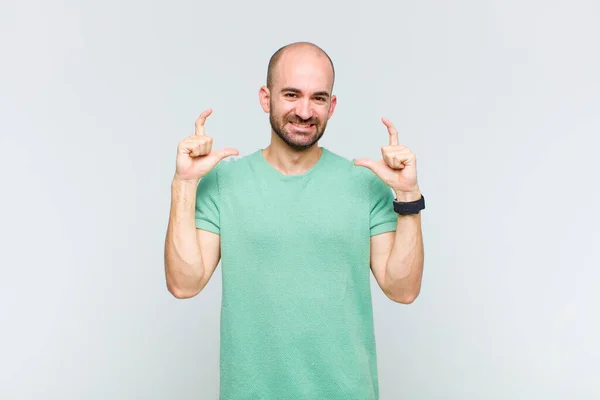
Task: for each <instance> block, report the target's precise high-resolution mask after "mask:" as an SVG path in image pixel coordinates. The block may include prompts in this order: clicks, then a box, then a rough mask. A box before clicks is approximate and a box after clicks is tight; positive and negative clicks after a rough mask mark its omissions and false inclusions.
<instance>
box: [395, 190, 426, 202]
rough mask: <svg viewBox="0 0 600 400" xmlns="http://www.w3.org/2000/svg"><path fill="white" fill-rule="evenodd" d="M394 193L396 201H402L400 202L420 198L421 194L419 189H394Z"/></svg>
mask: <svg viewBox="0 0 600 400" xmlns="http://www.w3.org/2000/svg"><path fill="white" fill-rule="evenodd" d="M394 193H395V194H396V199H395V200H396V201H399V202H402V203H408V202H411V201H417V200H419V199H420V198H421V196H422V194H421V191H420V190H418V189H417V190H413V191H411V192H400V191H398V190H395V191H394Z"/></svg>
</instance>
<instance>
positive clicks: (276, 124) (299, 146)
mask: <svg viewBox="0 0 600 400" xmlns="http://www.w3.org/2000/svg"><path fill="white" fill-rule="evenodd" d="M269 122H270V123H271V129H273V132H275V133H276V134H277V136H279V137H280V138H281V140H283V141H284V142H285V144H287V145H288V146H289V147H290V148H292V149H294V150H300V151H302V150H306V149H309V148H311V147H312V146H313V145H314V144H315V143H317V142H318V141H319V140H320V139H321V137H323V134H324V133H325V128H326V127H327V121H325V122H323V123H321V121H319V120H318V119H312V118H311V119H309V120H303V119H301V118H298V116H296V117H295V118H293V119H291V120H290V119H289V118H284V119H283V120H278V119H277V118H276V117H275V116H273V113H271V114H270V115H269ZM287 123H311V124H314V125H315V132H314V133H306V134H299V133H289V132H286V131H285V129H284V126H285V125H286V124H287ZM309 135H312V137H311V138H310V140H308V141H307V140H306V137H307V136H309ZM299 137H301V139H303V140H299Z"/></svg>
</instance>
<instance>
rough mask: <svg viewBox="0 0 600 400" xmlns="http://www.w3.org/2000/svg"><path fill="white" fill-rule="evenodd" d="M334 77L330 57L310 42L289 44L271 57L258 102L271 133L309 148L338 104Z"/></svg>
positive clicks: (317, 138)
mask: <svg viewBox="0 0 600 400" xmlns="http://www.w3.org/2000/svg"><path fill="white" fill-rule="evenodd" d="M334 80H335V70H334V67H333V63H332V61H331V59H330V58H329V56H328V55H327V53H325V52H324V51H323V50H322V49H321V48H319V47H318V46H316V45H314V44H312V43H307V42H298V43H292V44H290V45H287V46H284V47H282V48H280V49H279V50H277V52H275V54H273V56H272V57H271V60H270V61H269V67H268V71H267V84H266V86H263V87H261V88H260V92H259V95H260V103H261V106H262V108H263V110H264V111H265V112H267V113H269V114H270V116H269V120H270V122H271V128H272V129H273V132H275V133H276V134H277V135H278V136H279V137H280V138H281V139H282V140H283V141H284V142H285V143H286V144H287V145H288V146H290V147H291V148H293V149H295V150H304V149H307V148H310V147H311V146H313V145H314V144H315V143H316V142H317V141H318V140H319V139H321V137H322V136H323V134H324V133H325V128H326V127H327V121H328V120H329V118H330V117H331V116H332V115H333V111H334V109H335V106H336V104H337V99H336V96H334V95H333V94H332V91H333V83H334Z"/></svg>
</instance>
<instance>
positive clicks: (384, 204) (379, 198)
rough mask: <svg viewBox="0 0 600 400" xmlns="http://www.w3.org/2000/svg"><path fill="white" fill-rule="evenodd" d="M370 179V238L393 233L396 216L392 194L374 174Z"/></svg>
mask: <svg viewBox="0 0 600 400" xmlns="http://www.w3.org/2000/svg"><path fill="white" fill-rule="evenodd" d="M370 179H371V185H370V187H371V190H370V192H369V194H370V199H369V200H370V203H369V204H370V206H371V236H373V235H378V234H380V233H384V232H390V231H395V230H396V226H397V225H398V214H396V212H395V211H394V205H393V201H394V192H393V191H392V189H391V188H390V187H389V186H388V185H386V184H385V183H384V182H383V181H382V180H381V179H379V177H378V176H377V175H375V174H374V173H373V176H372V177H371V178H370Z"/></svg>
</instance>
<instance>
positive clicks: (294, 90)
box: [281, 87, 329, 97]
mask: <svg viewBox="0 0 600 400" xmlns="http://www.w3.org/2000/svg"><path fill="white" fill-rule="evenodd" d="M281 91H282V92H292V93H302V91H301V90H300V89H297V88H294V87H284V88H283V89H281ZM313 96H325V97H329V92H327V91H326V90H321V91H318V92H315V93H313Z"/></svg>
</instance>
